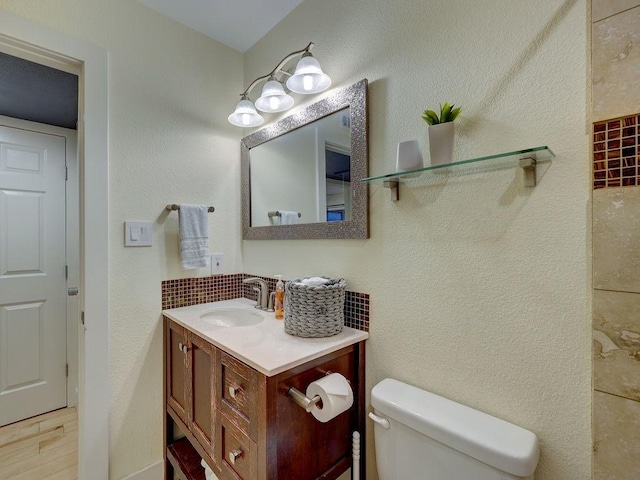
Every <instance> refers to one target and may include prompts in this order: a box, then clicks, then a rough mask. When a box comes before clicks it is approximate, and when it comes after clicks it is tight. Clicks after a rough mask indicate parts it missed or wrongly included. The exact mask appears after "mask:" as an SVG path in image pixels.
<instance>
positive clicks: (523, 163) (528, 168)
mask: <svg viewBox="0 0 640 480" xmlns="http://www.w3.org/2000/svg"><path fill="white" fill-rule="evenodd" d="M520 168H522V171H523V172H524V186H525V187H535V186H536V156H535V155H527V156H526V157H521V158H520Z"/></svg>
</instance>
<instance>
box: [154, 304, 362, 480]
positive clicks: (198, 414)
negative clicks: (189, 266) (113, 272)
mask: <svg viewBox="0 0 640 480" xmlns="http://www.w3.org/2000/svg"><path fill="white" fill-rule="evenodd" d="M220 309H222V310H220ZM211 311H220V312H222V313H226V314H227V315H228V316H229V318H231V317H234V315H235V314H236V313H238V314H240V315H238V316H237V318H236V319H235V320H234V319H233V318H232V320H231V324H232V325H233V326H222V323H224V322H221V321H220V320H219V318H217V319H214V320H210V319H209V320H206V318H207V317H206V314H207V312H211ZM256 315H260V316H262V317H263V318H262V319H258V320H257V321H258V323H256V324H249V325H247V324H245V323H243V322H245V320H246V319H247V318H248V319H249V320H251V318H253V317H255V316H256ZM223 317H224V315H223ZM225 318H226V317H225ZM163 319H164V327H165V328H164V344H165V355H164V372H165V375H164V382H165V389H164V390H165V404H166V415H165V428H164V447H165V478H166V479H173V478H183V479H187V480H190V479H202V480H204V478H205V473H204V468H203V467H202V466H201V465H200V461H201V459H204V460H205V461H206V463H207V464H208V465H209V466H210V467H211V469H212V470H213V472H214V473H215V474H216V475H217V476H218V477H219V479H220V480H238V479H242V480H287V479H296V480H314V479H320V478H322V479H327V480H332V479H336V478H338V477H339V476H340V475H341V474H342V473H344V472H345V471H346V470H347V469H348V468H349V467H351V463H352V432H354V431H359V432H361V433H362V434H363V433H364V425H365V423H364V418H365V411H364V358H365V348H364V341H365V340H366V339H367V338H368V333H366V332H364V331H361V330H354V329H351V328H347V327H345V329H344V330H343V332H341V333H340V334H338V335H335V336H333V337H328V338H309V339H305V338H298V337H292V336H290V335H287V334H285V333H284V325H283V321H282V320H275V317H274V314H273V313H267V312H261V311H258V310H255V309H253V302H251V301H249V300H247V299H236V300H230V301H225V302H216V303H211V304H201V305H194V306H191V307H183V308H176V309H171V310H165V311H164V312H163ZM234 322H236V323H234ZM238 322H239V323H238ZM238 325H241V326H238ZM328 373H340V374H342V375H343V376H344V377H345V378H346V379H347V380H348V381H349V383H350V384H351V387H352V390H353V393H354V403H353V406H352V407H351V408H350V409H349V410H347V411H346V412H344V413H342V414H340V415H338V416H337V417H336V418H334V419H332V420H330V421H329V422H327V423H321V422H319V421H318V420H316V419H315V418H314V417H313V416H312V415H311V414H310V413H307V412H306V411H305V409H304V408H302V407H301V406H299V405H298V404H296V403H295V402H294V401H293V399H292V398H291V396H290V395H289V394H288V392H289V390H290V389H291V388H294V389H297V390H298V391H300V392H302V393H304V392H305V390H306V388H307V386H308V385H309V383H311V382H313V381H316V380H318V379H320V378H322V377H323V376H325V375H326V374H328ZM362 442H363V443H364V435H362ZM361 451H362V452H363V453H361V460H360V465H361V468H360V470H361V472H363V473H364V444H363V445H362V447H361ZM361 478H363V479H364V478H365V477H364V475H363V474H362V475H361Z"/></svg>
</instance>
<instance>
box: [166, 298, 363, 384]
mask: <svg viewBox="0 0 640 480" xmlns="http://www.w3.org/2000/svg"><path fill="white" fill-rule="evenodd" d="M254 305H255V302H254V301H252V300H249V299H246V298H236V299H234V300H225V301H222V302H213V303H201V304H199V305H192V306H190V307H181V308H172V309H169V310H163V312H162V314H163V315H166V316H167V317H169V318H171V319H172V320H175V321H176V322H177V323H179V324H180V325H182V326H184V327H185V328H187V329H188V330H190V331H191V332H193V333H195V334H196V335H198V336H200V337H202V338H204V339H205V340H208V341H209V342H211V343H212V344H213V345H215V346H216V347H218V348H220V349H221V350H223V351H225V352H227V353H228V354H230V355H233V356H234V357H235V358H237V359H238V360H240V361H242V362H244V363H246V364H247V365H249V366H250V367H252V368H254V369H256V370H257V371H259V372H261V373H263V374H265V375H267V376H269V377H270V376H273V375H277V374H279V373H282V372H284V371H286V370H289V369H291V368H294V367H297V366H298V365H302V364H303V363H306V362H308V361H310V360H315V359H316V358H320V357H322V356H323V355H326V354H328V353H331V352H335V351H336V350H340V349H341V348H344V347H347V346H349V345H353V344H354V343H358V342H360V341H362V340H366V339H367V338H369V334H368V333H367V332H364V331H362V330H356V329H354V328H349V327H344V328H343V330H342V332H340V333H339V334H338V335H334V336H332V337H325V338H301V337H294V336H293V335H289V334H286V333H285V332H284V320H276V318H275V314H274V313H273V312H263V311H261V310H258V309H254V308H253V307H254ZM219 307H246V308H250V309H251V310H252V311H253V312H255V313H259V314H261V315H262V316H263V317H264V320H263V321H262V322H260V323H258V324H257V325H250V326H242V327H221V326H216V325H212V324H211V323H208V322H205V321H204V320H202V319H201V318H200V315H202V314H203V313H204V312H206V311H207V310H211V309H212V308H219Z"/></svg>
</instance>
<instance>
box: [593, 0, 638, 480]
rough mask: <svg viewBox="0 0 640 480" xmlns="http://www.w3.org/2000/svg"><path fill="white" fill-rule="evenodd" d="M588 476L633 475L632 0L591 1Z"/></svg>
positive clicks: (618, 478)
mask: <svg viewBox="0 0 640 480" xmlns="http://www.w3.org/2000/svg"><path fill="white" fill-rule="evenodd" d="M593 22H594V23H593V36H592V39H593V44H592V59H593V65H592V71H593V74H592V75H593V120H594V129H593V187H594V192H593V270H594V277H593V279H594V288H595V291H594V306H593V312H594V319H593V339H594V342H593V359H594V363H593V366H594V389H595V392H594V407H593V423H594V425H593V426H594V477H593V478H594V480H605V479H606V480H613V479H615V480H637V479H638V478H640V171H639V170H638V168H639V167H640V1H639V0H593Z"/></svg>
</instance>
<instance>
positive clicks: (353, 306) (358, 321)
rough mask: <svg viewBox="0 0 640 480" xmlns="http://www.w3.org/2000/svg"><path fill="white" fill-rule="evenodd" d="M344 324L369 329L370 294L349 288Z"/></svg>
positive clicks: (359, 328) (357, 328)
mask: <svg viewBox="0 0 640 480" xmlns="http://www.w3.org/2000/svg"><path fill="white" fill-rule="evenodd" d="M344 325H345V327H351V328H355V329H356V330H364V331H365V332H368V331H369V294H367V293H356V292H350V291H349V290H347V292H346V294H345V297H344Z"/></svg>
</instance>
